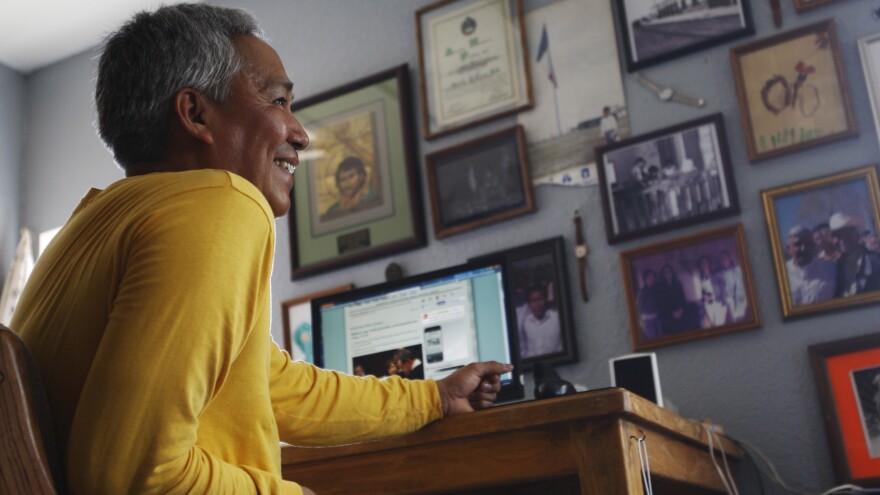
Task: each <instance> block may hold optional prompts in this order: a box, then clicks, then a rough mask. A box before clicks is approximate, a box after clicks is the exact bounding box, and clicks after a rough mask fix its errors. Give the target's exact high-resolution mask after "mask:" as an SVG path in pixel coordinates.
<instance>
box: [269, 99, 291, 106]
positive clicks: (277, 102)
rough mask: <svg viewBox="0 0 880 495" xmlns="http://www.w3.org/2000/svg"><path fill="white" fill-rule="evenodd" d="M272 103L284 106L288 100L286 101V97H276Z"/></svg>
mask: <svg viewBox="0 0 880 495" xmlns="http://www.w3.org/2000/svg"><path fill="white" fill-rule="evenodd" d="M272 103H274V104H275V105H279V106H282V107H286V106H287V105H288V103H289V102H288V101H287V98H276V99H275V100H274V101H273V102H272Z"/></svg>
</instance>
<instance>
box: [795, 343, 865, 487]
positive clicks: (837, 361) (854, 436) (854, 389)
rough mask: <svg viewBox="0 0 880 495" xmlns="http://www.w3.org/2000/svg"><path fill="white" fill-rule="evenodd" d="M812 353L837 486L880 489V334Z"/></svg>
mask: <svg viewBox="0 0 880 495" xmlns="http://www.w3.org/2000/svg"><path fill="white" fill-rule="evenodd" d="M808 352H809V356H810V364H811V365H812V368H813V373H814V375H815V377H816V387H817V389H818V392H819V403H820V405H821V407H822V418H823V420H824V423H825V433H826V434H827V437H828V445H829V447H830V449H831V460H832V463H833V465H834V471H835V473H836V475H837V481H838V482H839V483H852V484H858V485H860V486H864V487H875V488H876V487H880V333H869V334H867V335H861V336H857V337H850V338H846V339H841V340H835V341H831V342H822V343H818V344H813V345H810V346H809V348H808Z"/></svg>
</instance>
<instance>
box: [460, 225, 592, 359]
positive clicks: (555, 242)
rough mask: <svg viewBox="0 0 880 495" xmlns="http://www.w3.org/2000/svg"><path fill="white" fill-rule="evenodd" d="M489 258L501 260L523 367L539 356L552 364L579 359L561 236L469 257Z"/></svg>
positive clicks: (481, 259)
mask: <svg viewBox="0 0 880 495" xmlns="http://www.w3.org/2000/svg"><path fill="white" fill-rule="evenodd" d="M487 259H492V260H498V261H499V262H501V263H503V264H504V265H505V270H506V271H507V280H508V288H507V291H508V298H507V301H508V304H510V305H511V306H513V309H514V310H515V313H516V320H517V321H516V327H517V335H518V336H519V342H518V343H519V355H520V360H521V361H522V364H523V366H525V367H526V369H528V368H529V367H531V366H532V364H534V363H536V362H538V361H541V362H546V363H549V364H553V365H557V364H565V363H571V362H575V361H577V359H578V355H577V345H576V343H575V337H574V333H575V332H574V323H573V319H572V310H571V298H570V296H569V290H568V270H567V269H566V266H565V240H564V239H563V238H562V237H561V236H560V237H553V238H550V239H545V240H543V241H538V242H534V243H531V244H527V245H523V246H517V247H514V248H511V249H507V250H504V251H498V252H495V253H491V254H487V255H484V256H479V257H477V258H473V259H471V260H470V261H483V260H487Z"/></svg>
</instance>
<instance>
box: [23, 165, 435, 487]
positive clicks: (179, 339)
mask: <svg viewBox="0 0 880 495" xmlns="http://www.w3.org/2000/svg"><path fill="white" fill-rule="evenodd" d="M274 242H275V231H274V219H273V215H272V212H271V209H270V207H269V204H268V203H267V202H266V200H265V198H264V197H263V195H262V194H261V193H260V191H259V190H258V189H256V188H255V187H254V186H253V185H252V184H250V183H249V182H247V181H246V180H244V179H242V178H241V177H239V176H236V175H234V174H231V173H227V172H222V171H216V170H200V171H192V172H175V173H157V174H149V175H145V176H139V177H132V178H127V179H123V180H121V181H118V182H116V183H114V184H112V185H111V186H110V187H108V188H107V189H106V190H104V191H98V190H92V191H90V192H89V193H88V194H87V195H86V197H85V198H84V199H83V200H82V202H81V203H80V205H79V206H78V207H77V209H76V210H75V211H74V213H73V215H72V216H71V218H70V220H69V221H68V222H67V224H66V225H65V226H64V227H63V228H62V229H61V231H60V232H59V234H58V235H57V237H56V239H55V240H54V241H53V242H52V244H51V245H50V246H49V248H48V249H47V251H46V252H45V253H44V254H43V255H42V256H41V258H40V260H39V262H38V263H37V266H36V268H35V270H34V272H33V274H32V275H31V279H30V281H29V282H28V285H27V287H26V289H25V291H24V293H23V295H22V298H21V300H20V302H19V305H18V307H17V309H16V311H15V317H14V318H13V320H12V322H11V327H12V328H13V329H16V330H17V331H18V332H19V333H20V334H21V336H22V338H23V339H24V341H25V342H26V344H27V345H28V347H29V348H30V350H31V352H32V353H33V354H34V357H35V360H36V361H37V366H38V368H39V369H40V372H41V374H42V377H43V380H44V382H45V385H46V389H47V392H48V396H49V402H50V407H51V409H52V413H53V416H54V420H55V424H56V429H57V432H58V436H59V441H60V444H61V445H60V447H61V448H62V452H64V459H65V463H66V464H65V465H66V470H67V478H68V484H69V488H70V490H71V492H72V493H87V494H102V493H107V494H118V493H189V492H193V493H203V492H209V493H235V494H246V493H285V494H298V493H301V490H300V489H299V487H298V486H297V485H296V484H294V483H291V482H287V481H283V480H282V479H281V466H280V450H279V440H284V441H286V442H288V443H293V444H305V445H317V444H333V443H340V442H347V441H356V440H362V439H368V438H374V437H377V436H384V435H391V434H399V433H405V432H408V431H413V430H415V429H417V428H419V427H421V426H422V425H424V424H426V423H428V422H430V421H432V420H434V419H437V418H439V417H440V416H441V414H442V413H441V411H440V400H439V396H438V393H437V388H436V384H434V383H433V382H431V381H416V382H409V381H405V380H399V379H390V380H383V381H380V380H376V379H363V378H356V377H352V376H347V375H343V374H338V373H334V372H328V371H324V370H320V369H317V368H315V367H313V366H310V365H307V364H304V363H293V362H291V361H290V358H289V356H288V355H287V354H286V353H284V352H282V351H280V350H279V349H278V347H277V346H276V345H275V344H274V343H273V342H272V340H271V337H270V334H269V320H270V306H271V297H270V291H269V282H270V275H271V271H272V262H273V253H274Z"/></svg>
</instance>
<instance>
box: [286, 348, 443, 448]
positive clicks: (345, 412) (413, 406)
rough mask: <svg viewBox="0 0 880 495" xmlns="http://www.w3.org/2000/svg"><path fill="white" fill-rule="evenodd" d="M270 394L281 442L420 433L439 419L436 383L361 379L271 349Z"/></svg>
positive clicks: (355, 439)
mask: <svg viewBox="0 0 880 495" xmlns="http://www.w3.org/2000/svg"><path fill="white" fill-rule="evenodd" d="M270 352H271V354H272V357H271V370H270V380H271V381H270V384H269V385H270V393H271V396H272V408H273V410H274V412H275V419H276V421H277V423H278V430H279V434H280V436H281V440H283V441H285V442H287V443H289V444H293V445H333V444H342V443H351V442H358V441H363V440H369V439H374V438H378V437H384V436H392V435H400V434H404V433H409V432H412V431H415V430H417V429H419V428H421V427H422V426H424V425H426V424H427V423H430V422H431V421H434V420H437V419H440V418H441V417H442V416H443V414H442V411H441V408H440V395H439V393H438V391H437V384H436V383H435V382H434V381H433V380H412V381H411V380H404V379H401V378H400V377H396V376H395V377H388V378H384V379H381V380H380V379H377V378H376V377H356V376H351V375H347V374H344V373H338V372H335V371H327V370H322V369H320V368H317V367H315V366H313V365H311V364H308V363H304V362H302V361H295V362H294V361H291V360H290V356H289V355H288V354H287V353H286V352H284V351H281V350H280V349H278V347H277V346H276V345H274V344H273V345H272V350H271V351H270Z"/></svg>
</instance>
